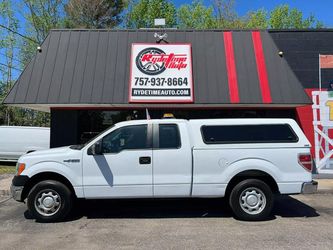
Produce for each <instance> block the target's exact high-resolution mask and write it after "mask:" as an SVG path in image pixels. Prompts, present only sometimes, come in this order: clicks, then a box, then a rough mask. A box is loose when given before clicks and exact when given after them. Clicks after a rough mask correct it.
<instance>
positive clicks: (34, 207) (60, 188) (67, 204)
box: [27, 180, 73, 222]
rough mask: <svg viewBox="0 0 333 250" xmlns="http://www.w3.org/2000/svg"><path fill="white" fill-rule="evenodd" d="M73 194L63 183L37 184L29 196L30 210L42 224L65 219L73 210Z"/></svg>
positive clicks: (47, 181)
mask: <svg viewBox="0 0 333 250" xmlns="http://www.w3.org/2000/svg"><path fill="white" fill-rule="evenodd" d="M72 202H73V198H72V194H71V191H70V189H69V188H68V187H67V186H66V185H64V184H63V183H61V182H59V181H55V180H45V181H41V182H39V183H37V184H36V185H35V186H34V187H33V188H32V189H31V190H30V192H29V194H28V202H27V205H28V209H29V211H30V212H31V213H32V215H33V216H34V217H35V218H36V219H37V220H38V221H40V222H53V221H59V220H62V219H64V218H65V217H66V216H67V214H68V213H69V211H70V210H71V208H72Z"/></svg>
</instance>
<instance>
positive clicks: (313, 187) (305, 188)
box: [302, 181, 318, 194]
mask: <svg viewBox="0 0 333 250" xmlns="http://www.w3.org/2000/svg"><path fill="white" fill-rule="evenodd" d="M317 189H318V182H317V181H311V182H304V183H303V185H302V194H313V193H315V192H317Z"/></svg>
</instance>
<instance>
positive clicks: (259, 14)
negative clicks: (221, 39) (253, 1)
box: [245, 9, 269, 29]
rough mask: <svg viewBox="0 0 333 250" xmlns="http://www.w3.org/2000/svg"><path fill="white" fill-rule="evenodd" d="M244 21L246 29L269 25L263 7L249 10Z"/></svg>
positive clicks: (261, 27) (264, 27) (265, 27)
mask: <svg viewBox="0 0 333 250" xmlns="http://www.w3.org/2000/svg"><path fill="white" fill-rule="evenodd" d="M245 23H246V28H248V29H267V28H268V26H269V17H268V13H267V11H266V10H265V9H259V10H257V11H252V12H249V13H248V17H247V20H246V21H245Z"/></svg>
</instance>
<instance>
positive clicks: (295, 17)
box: [269, 5, 323, 29]
mask: <svg viewBox="0 0 333 250" xmlns="http://www.w3.org/2000/svg"><path fill="white" fill-rule="evenodd" d="M322 26H323V24H322V23H321V22H319V21H318V20H316V19H315V17H314V15H310V16H309V17H307V18H304V17H303V13H302V12H301V11H300V10H298V9H296V8H292V9H290V8H289V6H288V5H280V6H278V7H276V8H275V9H273V10H272V11H271V13H270V17H269V27H270V28H272V29H292V28H294V29H305V28H320V27H322Z"/></svg>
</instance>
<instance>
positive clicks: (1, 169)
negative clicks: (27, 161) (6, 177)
mask: <svg viewBox="0 0 333 250" xmlns="http://www.w3.org/2000/svg"><path fill="white" fill-rule="evenodd" d="M15 172H16V163H15V162H14V163H13V162H0V174H15Z"/></svg>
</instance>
